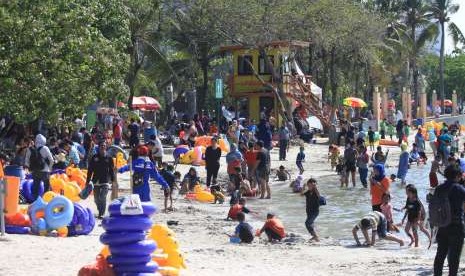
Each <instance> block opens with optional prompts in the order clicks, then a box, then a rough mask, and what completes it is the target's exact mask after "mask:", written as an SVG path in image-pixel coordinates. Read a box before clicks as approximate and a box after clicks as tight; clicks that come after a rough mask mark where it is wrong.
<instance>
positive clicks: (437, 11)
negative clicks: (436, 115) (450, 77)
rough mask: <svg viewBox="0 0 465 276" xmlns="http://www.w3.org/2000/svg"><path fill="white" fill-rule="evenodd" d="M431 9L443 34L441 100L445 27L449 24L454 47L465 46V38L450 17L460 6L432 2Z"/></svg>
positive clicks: (442, 0)
mask: <svg viewBox="0 0 465 276" xmlns="http://www.w3.org/2000/svg"><path fill="white" fill-rule="evenodd" d="M430 1H431V3H430V9H431V12H432V16H433V20H435V21H436V22H435V23H436V24H437V27H438V29H439V30H438V32H439V33H440V34H441V39H440V41H441V50H440V55H439V78H440V80H439V94H440V97H441V99H444V96H445V94H444V50H445V45H444V44H445V38H446V29H445V25H446V23H447V24H448V31H449V34H450V36H451V37H452V39H453V42H454V45H455V46H457V43H459V42H460V43H463V44H465V38H464V36H463V34H462V32H461V31H460V29H459V28H458V27H457V25H455V24H454V23H453V22H450V17H449V16H450V15H452V14H454V13H456V12H457V11H458V9H459V5H458V4H454V3H453V1H452V0H430ZM442 110H443V111H444V110H445V109H444V101H442Z"/></svg>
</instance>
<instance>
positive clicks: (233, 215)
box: [226, 198, 258, 220]
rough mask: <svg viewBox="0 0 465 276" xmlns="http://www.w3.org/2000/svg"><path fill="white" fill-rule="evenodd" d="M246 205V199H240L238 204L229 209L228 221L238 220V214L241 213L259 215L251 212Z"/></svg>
mask: <svg viewBox="0 0 465 276" xmlns="http://www.w3.org/2000/svg"><path fill="white" fill-rule="evenodd" d="M245 204H246V200H245V198H241V199H239V202H238V203H236V204H234V205H233V206H231V208H229V212H228V216H227V217H226V220H230V219H231V220H237V214H239V213H240V212H242V213H245V214H248V213H252V214H258V213H256V212H253V211H250V209H249V208H247V207H246V206H245Z"/></svg>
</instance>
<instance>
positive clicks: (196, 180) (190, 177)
mask: <svg viewBox="0 0 465 276" xmlns="http://www.w3.org/2000/svg"><path fill="white" fill-rule="evenodd" d="M195 185H200V177H199V176H198V175H197V170H196V169H195V168H194V167H191V168H190V169H189V171H188V172H187V173H186V174H185V175H184V179H183V180H182V183H181V190H180V191H179V194H181V195H182V194H186V193H187V192H189V191H190V192H192V191H194V187H195Z"/></svg>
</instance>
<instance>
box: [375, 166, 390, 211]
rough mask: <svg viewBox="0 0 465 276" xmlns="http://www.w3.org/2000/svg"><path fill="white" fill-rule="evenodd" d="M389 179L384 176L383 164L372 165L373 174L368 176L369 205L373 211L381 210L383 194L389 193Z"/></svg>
mask: <svg viewBox="0 0 465 276" xmlns="http://www.w3.org/2000/svg"><path fill="white" fill-rule="evenodd" d="M389 186H390V180H389V179H388V178H387V177H386V173H385V170H384V165H382V164H376V165H374V166H373V174H372V175H371V177H370V194H371V206H372V210H373V211H378V212H381V204H382V203H383V195H384V194H385V193H389Z"/></svg>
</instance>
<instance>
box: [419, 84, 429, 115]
mask: <svg viewBox="0 0 465 276" xmlns="http://www.w3.org/2000/svg"><path fill="white" fill-rule="evenodd" d="M426 102H427V101H426V92H425V89H424V88H422V90H421V91H420V112H419V114H418V118H422V119H423V120H424V119H425V118H426Z"/></svg>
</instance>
